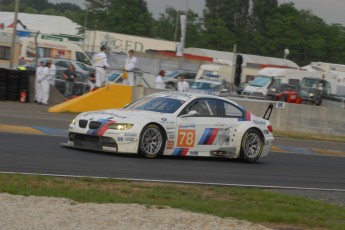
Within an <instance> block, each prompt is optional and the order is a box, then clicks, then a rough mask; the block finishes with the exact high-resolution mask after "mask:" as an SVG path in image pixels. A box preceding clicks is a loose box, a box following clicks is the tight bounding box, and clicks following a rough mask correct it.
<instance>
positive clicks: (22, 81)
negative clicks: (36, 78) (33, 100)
mask: <svg viewBox="0 0 345 230" xmlns="http://www.w3.org/2000/svg"><path fill="white" fill-rule="evenodd" d="M30 74H31V73H30V72H29V71H27V70H20V71H19V76H20V78H19V93H21V92H23V91H25V92H26V99H25V102H29V98H30Z"/></svg>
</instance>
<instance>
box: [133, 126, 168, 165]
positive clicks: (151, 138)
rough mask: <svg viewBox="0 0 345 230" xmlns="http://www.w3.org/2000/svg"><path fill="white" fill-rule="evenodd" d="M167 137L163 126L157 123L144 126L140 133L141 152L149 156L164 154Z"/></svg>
mask: <svg viewBox="0 0 345 230" xmlns="http://www.w3.org/2000/svg"><path fill="white" fill-rule="evenodd" d="M164 145H165V137H164V134H163V131H162V130H161V128H160V127H159V126H157V125H155V124H149V125H147V126H145V127H144V129H143V130H142V132H141V134H140V140H139V154H140V155H142V156H145V157H147V158H155V157H157V156H159V155H161V154H163V151H164Z"/></svg>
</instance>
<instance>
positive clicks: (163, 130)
mask: <svg viewBox="0 0 345 230" xmlns="http://www.w3.org/2000/svg"><path fill="white" fill-rule="evenodd" d="M148 125H157V126H158V127H159V128H160V129H161V130H162V132H163V135H164V139H165V141H166V140H167V139H168V135H167V131H166V130H165V128H164V127H163V126H162V125H161V124H159V123H157V122H148V123H147V124H145V125H144V126H143V128H142V129H141V130H140V134H139V136H141V133H142V132H143V130H144V128H145V127H146V126H148ZM138 143H139V142H138ZM163 144H164V148H165V144H166V143H165V142H164V143H163ZM138 148H139V144H138Z"/></svg>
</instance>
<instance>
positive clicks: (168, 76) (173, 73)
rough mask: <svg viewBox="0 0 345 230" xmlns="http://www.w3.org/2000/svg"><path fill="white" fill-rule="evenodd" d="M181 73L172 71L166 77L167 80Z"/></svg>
mask: <svg viewBox="0 0 345 230" xmlns="http://www.w3.org/2000/svg"><path fill="white" fill-rule="evenodd" d="M179 73H180V72H179V71H177V70H175V71H171V72H168V73H167V74H166V75H165V76H164V77H166V78H170V77H175V76H176V75H178V74H179Z"/></svg>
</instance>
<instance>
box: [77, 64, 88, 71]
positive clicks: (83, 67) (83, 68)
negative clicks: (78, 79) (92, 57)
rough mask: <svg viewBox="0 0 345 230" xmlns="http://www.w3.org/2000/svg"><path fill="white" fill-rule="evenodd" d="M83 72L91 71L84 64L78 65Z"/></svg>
mask: <svg viewBox="0 0 345 230" xmlns="http://www.w3.org/2000/svg"><path fill="white" fill-rule="evenodd" d="M76 64H77V65H78V66H79V67H80V68H81V69H82V70H86V71H89V70H88V68H87V67H86V66H85V65H84V64H82V63H76Z"/></svg>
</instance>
